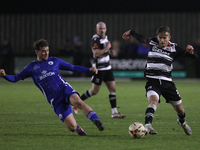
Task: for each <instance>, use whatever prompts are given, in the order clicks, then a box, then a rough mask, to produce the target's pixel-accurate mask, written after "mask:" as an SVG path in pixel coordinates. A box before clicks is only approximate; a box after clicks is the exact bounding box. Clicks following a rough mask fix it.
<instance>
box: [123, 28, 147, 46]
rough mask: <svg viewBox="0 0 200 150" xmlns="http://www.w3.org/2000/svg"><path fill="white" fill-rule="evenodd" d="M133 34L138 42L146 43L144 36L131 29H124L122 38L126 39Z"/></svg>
mask: <svg viewBox="0 0 200 150" xmlns="http://www.w3.org/2000/svg"><path fill="white" fill-rule="evenodd" d="M131 35H132V36H134V37H135V38H136V39H137V40H138V41H139V42H141V43H144V44H148V43H147V38H145V37H144V36H143V35H141V34H138V33H136V32H135V31H133V30H128V31H126V32H125V33H124V34H123V35H122V38H123V39H124V40H128V39H129V37H130V36H131Z"/></svg>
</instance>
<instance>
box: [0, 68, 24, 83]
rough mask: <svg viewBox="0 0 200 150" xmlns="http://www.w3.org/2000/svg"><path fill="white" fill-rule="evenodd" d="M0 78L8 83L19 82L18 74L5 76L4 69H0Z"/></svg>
mask: <svg viewBox="0 0 200 150" xmlns="http://www.w3.org/2000/svg"><path fill="white" fill-rule="evenodd" d="M0 76H1V77H3V78H4V79H6V80H8V81H10V82H17V81H19V80H21V78H20V76H19V74H16V75H8V74H6V72H5V70H4V69H0Z"/></svg>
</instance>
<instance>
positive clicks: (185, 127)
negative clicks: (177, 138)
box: [177, 119, 192, 135]
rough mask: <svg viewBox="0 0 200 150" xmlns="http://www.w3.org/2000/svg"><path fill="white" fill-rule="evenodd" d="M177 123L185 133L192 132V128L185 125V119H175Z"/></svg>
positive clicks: (189, 133)
mask: <svg viewBox="0 0 200 150" xmlns="http://www.w3.org/2000/svg"><path fill="white" fill-rule="evenodd" d="M177 123H178V124H179V125H180V126H181V127H182V128H183V130H184V131H185V133H186V134H187V135H191V134H192V129H191V128H190V127H189V126H188V125H187V123H186V121H184V122H183V123H181V122H180V120H179V119H177Z"/></svg>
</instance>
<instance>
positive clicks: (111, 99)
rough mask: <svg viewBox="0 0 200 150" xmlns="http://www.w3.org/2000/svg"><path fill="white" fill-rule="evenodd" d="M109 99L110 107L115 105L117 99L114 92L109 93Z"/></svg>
mask: <svg viewBox="0 0 200 150" xmlns="http://www.w3.org/2000/svg"><path fill="white" fill-rule="evenodd" d="M109 101H110V105H111V108H115V107H117V99H116V95H115V94H109Z"/></svg>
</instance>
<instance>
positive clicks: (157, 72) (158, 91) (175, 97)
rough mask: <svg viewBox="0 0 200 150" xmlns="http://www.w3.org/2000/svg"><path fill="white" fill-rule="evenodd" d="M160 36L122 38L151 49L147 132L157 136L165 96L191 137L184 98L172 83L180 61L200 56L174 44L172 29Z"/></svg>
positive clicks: (130, 32) (126, 35)
mask: <svg viewBox="0 0 200 150" xmlns="http://www.w3.org/2000/svg"><path fill="white" fill-rule="evenodd" d="M156 34H157V36H156V37H153V38H145V37H144V36H143V35H141V34H138V33H136V32H135V31H133V30H128V31H126V32H125V33H124V34H123V35H122V38H123V39H125V40H127V39H129V37H130V36H131V35H132V36H134V37H135V38H136V39H137V40H138V41H139V42H141V43H144V44H147V45H148V46H149V53H148V56H147V64H146V66H145V72H144V74H145V77H146V78H147V83H146V86H145V88H146V96H147V99H148V102H149V105H148V107H147V109H146V112H145V128H146V130H147V133H149V134H152V135H153V134H157V131H156V130H154V129H153V128H152V125H151V124H152V121H153V118H154V113H155V111H156V109H157V107H158V104H159V102H160V96H161V95H162V96H163V97H164V98H165V100H166V102H167V103H170V104H171V105H172V107H173V108H174V110H175V111H176V113H177V115H178V119H177V123H178V124H179V125H181V126H182V128H183V129H184V131H185V133H186V134H187V135H191V134H192V130H191V128H190V127H189V126H188V125H187V123H186V121H185V117H186V115H185V110H184V108H183V105H182V99H181V97H180V94H179V92H178V90H177V88H176V86H175V84H174V83H173V81H172V77H171V72H172V69H173V66H172V63H173V61H174V60H175V59H176V58H177V57H190V58H197V57H198V55H197V53H196V52H195V51H194V48H193V47H192V46H191V45H187V47H186V50H185V49H182V48H180V47H178V46H177V44H175V43H172V42H171V41H170V39H171V35H170V29H169V27H168V26H161V27H159V28H158V29H157V32H156Z"/></svg>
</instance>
